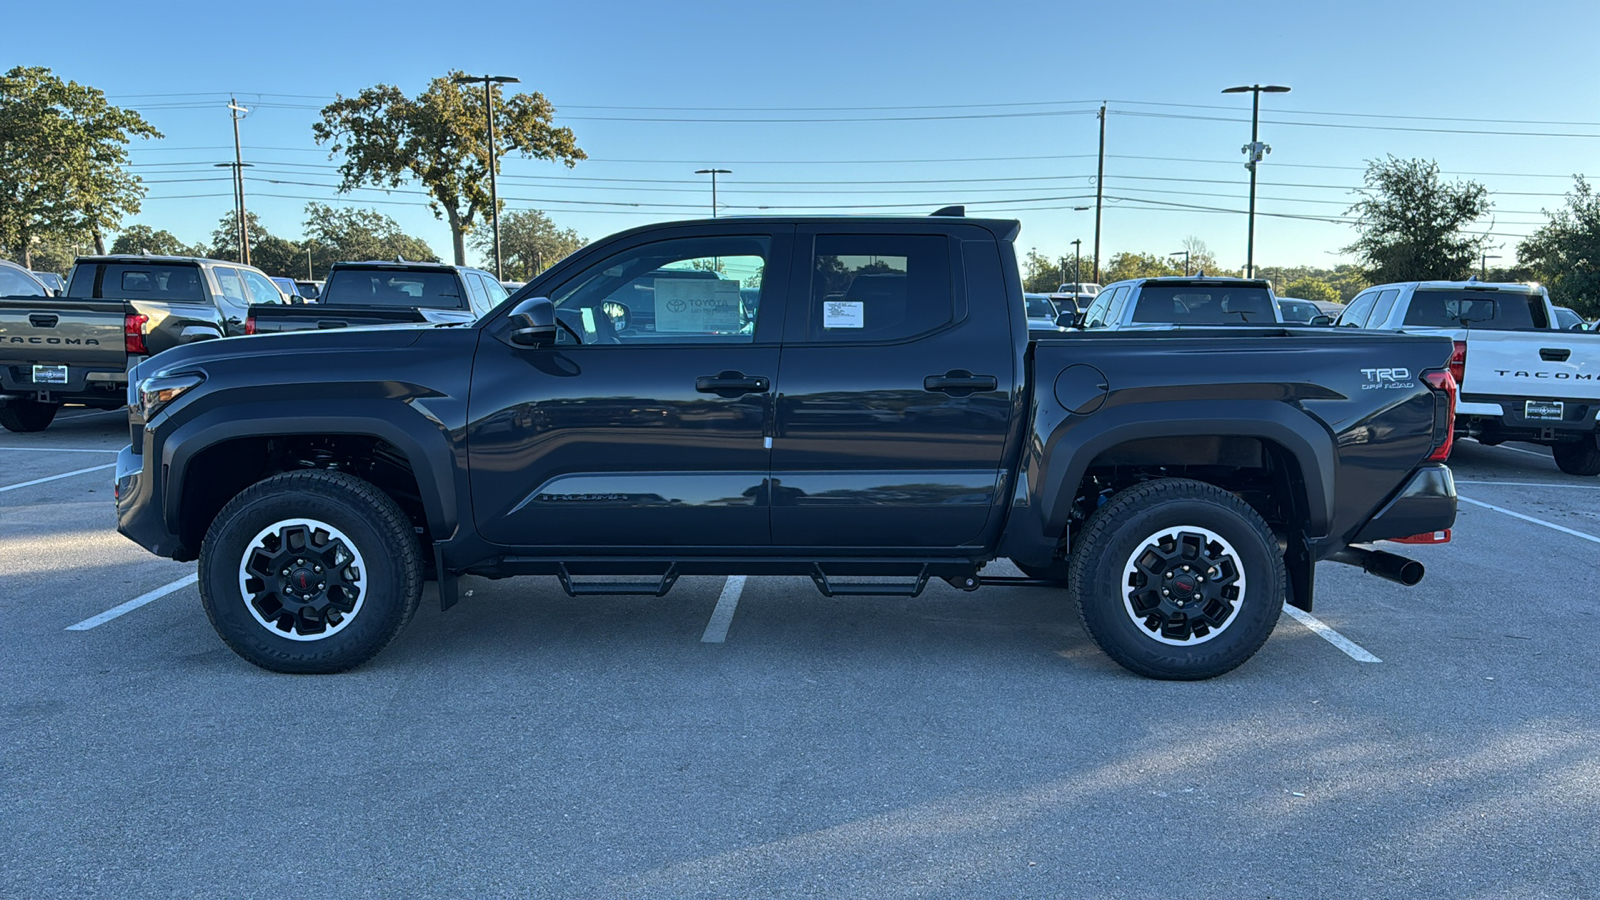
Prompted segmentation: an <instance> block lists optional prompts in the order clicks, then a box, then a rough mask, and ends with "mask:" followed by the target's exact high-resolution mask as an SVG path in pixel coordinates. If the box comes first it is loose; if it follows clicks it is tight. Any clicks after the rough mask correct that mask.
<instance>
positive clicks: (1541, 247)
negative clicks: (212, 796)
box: [1517, 175, 1600, 318]
mask: <svg viewBox="0 0 1600 900" xmlns="http://www.w3.org/2000/svg"><path fill="white" fill-rule="evenodd" d="M1545 215H1547V216H1549V217H1550V221H1549V222H1548V223H1546V224H1544V225H1541V226H1539V229H1538V230H1537V231H1535V232H1534V233H1533V234H1530V235H1528V237H1527V238H1526V239H1525V240H1524V241H1523V242H1522V243H1520V244H1518V245H1517V256H1518V257H1519V258H1520V259H1521V260H1522V261H1523V262H1524V263H1527V264H1528V265H1530V266H1532V267H1533V269H1534V270H1535V271H1536V272H1538V273H1539V279H1540V280H1541V281H1543V282H1545V284H1547V285H1548V286H1549V288H1550V294H1551V298H1552V299H1554V300H1555V301H1556V302H1557V303H1558V304H1561V305H1563V306H1570V307H1572V308H1573V309H1574V310H1577V312H1578V314H1579V315H1582V316H1584V317H1585V318H1590V317H1593V316H1597V315H1600V194H1596V193H1595V191H1594V188H1592V187H1590V186H1589V183H1588V182H1587V181H1585V180H1584V179H1583V176H1581V175H1578V176H1574V177H1573V186H1572V191H1571V192H1570V193H1568V194H1567V205H1566V207H1565V208H1564V209H1558V210H1556V211H1555V212H1550V211H1549V210H1546V211H1545Z"/></svg>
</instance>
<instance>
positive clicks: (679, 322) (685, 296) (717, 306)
mask: <svg viewBox="0 0 1600 900" xmlns="http://www.w3.org/2000/svg"><path fill="white" fill-rule="evenodd" d="M655 288H656V289H655V295H656V331H660V332H679V333H683V332H689V333H695V334H736V333H738V331H739V328H740V326H741V323H740V321H739V282H737V281H733V280H731V279H721V278H681V279H680V278H657V279H656V285H655Z"/></svg>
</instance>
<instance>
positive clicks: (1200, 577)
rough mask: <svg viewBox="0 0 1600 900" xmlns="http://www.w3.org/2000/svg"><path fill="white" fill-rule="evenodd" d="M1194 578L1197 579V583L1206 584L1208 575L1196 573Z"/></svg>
mask: <svg viewBox="0 0 1600 900" xmlns="http://www.w3.org/2000/svg"><path fill="white" fill-rule="evenodd" d="M1194 580H1195V582H1196V583H1197V584H1205V583H1206V577H1205V576H1204V575H1196V576H1195V577H1194Z"/></svg>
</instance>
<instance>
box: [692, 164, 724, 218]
mask: <svg viewBox="0 0 1600 900" xmlns="http://www.w3.org/2000/svg"><path fill="white" fill-rule="evenodd" d="M694 173H695V174H696V175H710V176H711V218H713V219H715V218H716V217H717V176H718V175H732V174H733V170H732V169H695V170H694Z"/></svg>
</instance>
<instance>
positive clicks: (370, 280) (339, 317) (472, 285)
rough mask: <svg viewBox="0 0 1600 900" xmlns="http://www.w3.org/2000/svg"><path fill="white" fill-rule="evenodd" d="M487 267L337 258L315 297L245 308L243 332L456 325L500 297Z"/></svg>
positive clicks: (472, 318)
mask: <svg viewBox="0 0 1600 900" xmlns="http://www.w3.org/2000/svg"><path fill="white" fill-rule="evenodd" d="M506 296H507V294H506V292H505V289H504V288H502V287H501V286H500V282H498V281H496V280H495V279H494V276H492V275H490V274H489V273H488V272H484V271H482V270H479V269H470V268H467V267H465V266H451V265H445V264H444V263H424V262H406V261H404V260H401V261H399V262H341V263H334V264H333V267H332V268H331V269H330V270H329V271H328V280H327V281H326V282H325V283H324V284H323V289H322V294H321V296H320V297H318V298H317V302H316V303H314V304H311V305H308V306H300V305H292V306H281V305H274V306H264V307H260V308H257V307H254V306H252V307H251V308H250V318H249V320H248V327H247V331H248V333H250V334H267V333H270V332H275V331H302V330H308V329H323V330H325V329H329V328H349V327H351V326H358V325H391V324H396V323H405V322H437V323H452V324H462V323H466V322H472V321H475V320H477V318H478V317H479V316H482V315H484V314H485V313H487V312H488V311H489V310H491V309H493V308H494V307H495V305H496V304H498V303H499V302H500V301H501V300H504V299H505V298H506Z"/></svg>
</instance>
